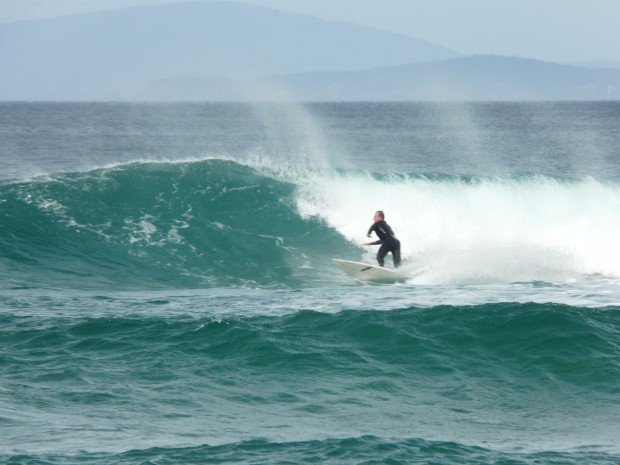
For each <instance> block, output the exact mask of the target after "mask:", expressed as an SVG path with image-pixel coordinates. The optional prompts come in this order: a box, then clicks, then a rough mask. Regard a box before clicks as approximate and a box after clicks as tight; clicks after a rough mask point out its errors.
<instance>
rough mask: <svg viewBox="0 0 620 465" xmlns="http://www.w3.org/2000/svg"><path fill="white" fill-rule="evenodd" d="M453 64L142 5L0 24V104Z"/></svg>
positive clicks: (301, 22) (393, 48)
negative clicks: (153, 85) (173, 84)
mask: <svg viewBox="0 0 620 465" xmlns="http://www.w3.org/2000/svg"><path fill="white" fill-rule="evenodd" d="M456 56H458V54H457V53H456V52H454V51H451V50H449V49H447V48H444V47H441V46H439V45H435V44H431V43H429V42H425V41H422V40H417V39H414V38H411V37H408V36H405V35H401V34H393V33H388V32H383V31H379V30H375V29H371V28H368V27H363V26H358V25H355V24H352V23H344V22H332V21H325V20H322V19H318V18H314V17H311V16H305V15H299V14H290V13H283V12H280V11H278V10H274V9H269V8H264V7H258V6H250V5H243V4H239V3H233V2H218V1H209V2H192V3H180V4H179V3H177V4H171V5H165V6H144V7H134V8H125V9H119V10H112V11H105V12H98V13H89V14H82V15H73V16H64V17H60V18H55V19H48V20H37V21H20V22H16V23H9V24H3V25H0V99H29V100H31V99H44V100H48V99H59V100H64V99H68V100H75V99H108V98H112V99H114V98H121V99H123V98H131V97H133V96H135V95H136V94H137V93H139V92H140V91H141V90H143V89H144V88H145V87H146V86H147V85H148V83H150V82H151V81H153V80H157V79H172V78H181V77H198V78H228V79H230V78H235V79H255V78H260V77H265V76H269V75H275V74H285V73H298V72H310V71H327V70H337V71H342V70H355V69H364V68H369V67H375V66H387V65H398V64H405V63H415V62H421V61H426V60H436V59H441V58H452V57H456Z"/></svg>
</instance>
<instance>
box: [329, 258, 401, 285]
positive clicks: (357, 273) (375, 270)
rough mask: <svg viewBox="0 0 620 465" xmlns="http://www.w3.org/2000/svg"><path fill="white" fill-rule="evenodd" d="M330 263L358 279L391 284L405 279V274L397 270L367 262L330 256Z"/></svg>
mask: <svg viewBox="0 0 620 465" xmlns="http://www.w3.org/2000/svg"><path fill="white" fill-rule="evenodd" d="M332 263H333V264H334V265H336V266H337V267H338V268H340V269H341V270H342V271H344V272H345V273H346V274H348V275H349V276H351V277H353V278H355V279H359V280H360V281H366V282H370V283H383V284H393V283H402V282H405V281H406V280H407V276H405V275H404V274H402V273H399V272H398V271H394V270H389V269H387V268H381V267H380V266H374V265H369V264H368V263H361V262H352V261H349V260H339V259H337V258H332Z"/></svg>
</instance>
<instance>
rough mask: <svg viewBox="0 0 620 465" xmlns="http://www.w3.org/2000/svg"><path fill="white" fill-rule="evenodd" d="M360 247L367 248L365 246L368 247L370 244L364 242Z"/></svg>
mask: <svg viewBox="0 0 620 465" xmlns="http://www.w3.org/2000/svg"><path fill="white" fill-rule="evenodd" d="M362 245H363V246H364V247H367V246H369V245H370V242H364V243H363V244H362Z"/></svg>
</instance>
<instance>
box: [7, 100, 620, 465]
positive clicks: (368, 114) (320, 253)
mask: <svg viewBox="0 0 620 465" xmlns="http://www.w3.org/2000/svg"><path fill="white" fill-rule="evenodd" d="M618 123H620V106H618V104H612V103H605V102H603V103H597V104H592V103H582V104H577V103H566V104H560V103H557V104H554V103H540V104H537V103H530V104H503V103H497V104H491V103H489V104H467V105H465V104H463V105H461V104H396V103H385V104H373V103H352V104H308V105H305V106H302V105H292V104H291V105H271V104H263V105H255V106H252V105H245V104H232V103H231V104H223V103H222V104H157V105H147V104H87V103H84V104H62V103H49V104H26V103H24V104H9V103H6V104H0V147H1V148H0V159H1V161H2V163H3V166H4V169H3V171H2V173H0V392H1V395H0V431H1V432H0V463H11V464H12V463H33V464H52V463H71V464H73V463H75V464H78V463H80V464H81V463H96V464H111V463H128V464H129V463H131V464H133V463H136V464H142V463H161V464H164V463H166V464H168V463H229V462H230V463H274V464H275V463H309V462H320V463H351V464H353V463H355V464H357V463H365V464H366V463H441V464H452V463H454V464H456V463H480V464H483V463H484V464H487V463H498V464H499V463H515V464H534V463H536V464H541V463H544V464H556V463H557V464H559V463H562V464H564V463H569V464H572V463H574V464H611V463H618V461H619V460H620V443H619V441H618V438H619V437H620V426H619V423H618V421H617V418H618V417H620V402H618V394H619V393H620V391H619V386H620V369H619V367H620V347H619V346H618V338H619V336H620V245H619V244H618V240H617V238H618V237H620V164H618V162H617V161H618V156H619V155H620V154H619V153H618V147H620V135H619V134H618V132H617V131H616V130H615V128H617V127H618ZM375 210H384V211H385V213H386V219H387V221H388V222H389V224H390V225H391V226H392V227H393V228H394V230H395V232H396V234H397V236H398V238H399V239H400V240H401V243H402V252H403V259H404V265H403V268H402V269H403V270H404V272H405V273H407V272H409V273H412V272H413V271H415V270H419V269H421V268H422V269H424V271H423V272H421V273H417V274H415V276H413V277H412V278H411V279H410V280H408V281H407V282H406V283H402V284H396V285H387V286H385V285H367V284H362V283H358V282H356V281H354V280H352V279H351V278H349V277H348V276H346V275H344V274H343V273H342V272H340V271H339V270H338V269H336V268H335V267H334V266H333V265H332V264H331V262H330V259H331V258H342V259H348V260H356V261H365V262H367V263H370V264H372V263H374V261H375V258H374V257H375V254H376V247H375V248H370V249H369V248H365V247H362V243H363V242H366V241H367V238H366V236H365V233H366V231H367V230H368V227H369V226H370V224H371V221H372V220H371V218H372V214H373V213H374V211H375ZM387 263H388V266H389V265H391V259H390V257H388V260H387Z"/></svg>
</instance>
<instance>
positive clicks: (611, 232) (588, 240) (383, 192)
mask: <svg viewBox="0 0 620 465" xmlns="http://www.w3.org/2000/svg"><path fill="white" fill-rule="evenodd" d="M297 182H298V184H299V189H298V194H297V205H298V208H299V211H300V213H301V214H302V215H303V216H305V217H308V216H318V217H320V218H322V219H324V220H325V222H326V223H327V224H328V225H330V226H331V227H333V228H335V229H337V230H338V231H339V232H340V233H341V234H342V235H343V236H345V237H346V238H347V239H348V240H350V241H351V242H354V243H356V244H361V243H362V242H365V241H366V240H367V238H366V237H365V232H366V231H367V229H368V227H369V226H370V224H371V222H372V220H371V217H372V214H373V213H374V211H375V210H384V211H385V213H386V220H387V221H388V223H389V224H390V225H391V226H392V227H393V229H394V230H395V232H396V235H397V237H399V239H401V242H402V253H403V257H404V258H405V259H409V260H410V262H411V265H410V266H411V267H412V268H413V269H416V268H420V267H422V266H426V265H432V266H431V269H430V270H429V271H428V272H425V273H423V274H421V275H420V276H418V277H416V281H417V282H419V283H428V284H434V283H435V284H436V283H454V282H457V283H458V282H461V283H481V282H506V281H508V282H512V281H532V280H545V281H564V280H568V279H571V278H574V277H575V276H577V275H584V274H585V275H587V274H601V275H604V276H609V277H619V276H620V241H618V237H620V186H618V185H615V184H603V183H600V182H598V181H596V180H595V179H592V178H589V179H585V180H581V181H570V182H569V181H558V180H555V179H552V178H548V177H543V176H536V177H529V178H526V179H512V178H511V179H485V180H478V181H474V182H472V181H466V180H463V179H457V178H452V179H448V180H430V179H427V178H422V177H416V178H412V177H403V176H394V177H392V178H389V179H377V177H373V176H371V175H370V174H368V173H357V174H342V173H337V172H331V173H330V174H326V173H318V172H315V173H314V174H312V173H306V174H304V175H303V176H301V177H299V178H298V180H297ZM375 251H376V248H375V249H373V250H372V252H369V253H374V252H375Z"/></svg>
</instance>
